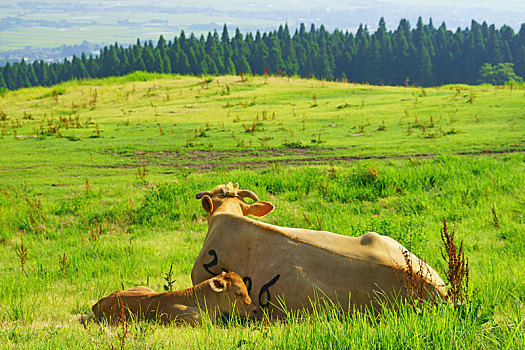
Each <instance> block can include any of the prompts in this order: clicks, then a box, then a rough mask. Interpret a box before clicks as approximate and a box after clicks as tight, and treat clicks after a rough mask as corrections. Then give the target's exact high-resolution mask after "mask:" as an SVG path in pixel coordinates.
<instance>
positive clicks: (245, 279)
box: [242, 276, 252, 294]
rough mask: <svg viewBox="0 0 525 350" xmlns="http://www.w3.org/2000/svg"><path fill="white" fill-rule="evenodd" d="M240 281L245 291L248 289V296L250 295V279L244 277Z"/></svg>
mask: <svg viewBox="0 0 525 350" xmlns="http://www.w3.org/2000/svg"><path fill="white" fill-rule="evenodd" d="M242 281H243V282H244V284H245V285H246V289H248V294H250V292H251V291H252V279H251V278H250V277H248V276H246V277H244V278H243V279H242Z"/></svg>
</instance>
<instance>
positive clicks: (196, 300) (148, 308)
mask: <svg viewBox="0 0 525 350" xmlns="http://www.w3.org/2000/svg"><path fill="white" fill-rule="evenodd" d="M122 308H123V309H124V311H125V314H126V317H128V318H130V317H133V318H135V319H156V320H157V319H158V320H160V321H161V322H164V323H169V322H172V321H176V322H186V323H191V324H200V323H201V322H202V317H201V316H202V312H206V313H207V314H208V315H209V316H210V317H211V318H212V319H216V318H217V317H219V316H220V315H224V314H233V313H237V314H239V315H240V316H242V317H254V316H255V314H256V312H257V307H256V306H255V305H254V304H253V303H252V300H251V299H250V296H249V295H248V290H247V289H246V285H245V284H244V282H243V280H242V278H241V277H240V276H239V275H237V274H236V273H234V272H228V273H226V272H223V273H222V274H220V275H217V276H215V277H213V278H210V279H209V280H206V281H204V282H202V283H199V284H197V285H195V286H193V287H192V288H188V289H184V290H180V291H175V292H167V293H155V292H154V291H153V290H152V289H150V288H147V287H133V288H129V289H126V290H119V291H116V292H113V293H111V294H110V295H108V296H107V297H104V298H102V299H100V300H99V301H98V302H97V303H96V304H95V305H94V306H93V308H92V310H93V313H94V315H95V318H96V319H98V320H101V319H103V318H106V319H107V320H108V321H109V322H110V323H115V322H117V321H118V319H119V316H120V313H121V312H120V310H121V309H122Z"/></svg>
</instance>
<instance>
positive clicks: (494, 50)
mask: <svg viewBox="0 0 525 350" xmlns="http://www.w3.org/2000/svg"><path fill="white" fill-rule="evenodd" d="M503 62H507V63H513V64H514V67H515V71H516V74H517V75H518V76H521V77H525V24H522V26H521V28H520V30H519V32H518V33H517V34H516V33H515V32H514V30H513V29H512V28H511V27H509V26H503V27H501V28H500V29H497V28H495V26H494V25H490V26H489V25H487V23H485V22H483V24H479V23H478V22H476V21H472V24H471V27H470V28H465V29H461V28H458V29H457V30H456V31H455V32H453V31H451V30H448V29H447V28H446V26H445V23H443V24H441V25H440V26H439V28H435V27H434V26H433V24H432V19H430V21H429V23H428V24H423V21H422V19H421V17H420V18H419V20H418V22H417V24H416V27H415V28H411V27H410V24H409V22H408V21H407V20H406V19H402V20H401V21H400V22H399V25H398V27H397V29H396V30H395V31H388V30H387V29H386V26H385V21H384V19H383V18H381V20H380V21H379V26H378V28H377V30H376V31H375V32H374V33H373V34H370V33H369V31H368V29H367V27H366V26H363V25H361V26H359V29H358V30H357V32H356V33H355V34H353V33H349V32H343V31H340V30H335V31H334V32H333V33H329V32H328V31H327V30H326V29H325V27H324V26H321V27H320V28H316V27H315V26H314V25H313V24H312V25H311V28H310V30H309V31H307V30H306V28H305V25H304V24H301V25H300V28H299V29H297V30H296V31H295V33H294V34H293V35H290V32H289V29H288V25H285V26H284V27H283V26H280V27H279V29H278V30H276V31H273V32H270V33H263V34H261V33H260V32H259V31H257V32H256V34H255V36H254V35H253V34H252V33H248V34H246V35H244V36H243V35H242V34H241V32H240V31H239V29H237V30H236V32H235V35H234V36H233V37H232V38H230V36H229V33H228V29H227V27H226V25H224V29H223V31H222V35H221V36H220V37H219V34H218V33H217V31H214V32H213V33H208V35H207V37H204V36H203V35H201V36H200V37H196V36H195V35H193V33H192V34H191V35H190V36H189V37H187V36H186V34H185V33H184V31H182V32H181V33H180V35H179V37H175V38H174V39H173V40H172V41H168V42H166V40H165V39H164V38H163V37H162V36H161V37H160V39H159V40H158V42H157V44H156V45H154V44H153V42H152V41H151V40H150V41H147V42H145V43H144V44H141V42H140V41H139V40H137V43H136V44H135V45H131V46H129V47H126V48H124V47H122V46H120V45H118V44H117V43H116V44H115V45H110V46H107V47H104V49H103V50H102V51H101V52H100V55H98V56H95V57H93V56H92V55H90V56H89V57H87V56H86V55H85V54H82V56H81V57H76V56H73V58H72V59H71V60H67V59H66V60H64V62H63V63H44V62H43V61H35V62H33V63H32V64H28V63H26V62H24V61H23V60H22V61H21V62H20V63H18V62H17V63H14V64H12V65H11V64H9V63H8V64H7V65H5V66H4V67H0V88H2V87H4V88H8V89H10V90H14V89H18V88H22V87H28V86H36V85H44V86H48V85H52V84H56V83H59V82H62V81H66V80H70V79H85V78H99V77H107V76H119V75H125V74H128V73H130V72H134V71H148V72H159V73H180V74H192V75H206V74H210V75H219V74H238V73H239V72H242V73H244V74H259V75H262V74H264V73H269V74H284V75H299V76H301V77H311V76H313V77H316V78H320V79H327V80H334V79H347V80H348V81H353V82H368V83H373V84H380V83H384V84H394V85H401V84H407V83H409V84H417V85H422V86H430V85H438V84H444V83H476V82H477V80H478V77H479V71H480V68H481V67H482V65H483V64H484V63H490V64H493V65H495V64H498V63H503Z"/></svg>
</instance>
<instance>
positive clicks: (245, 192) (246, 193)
mask: <svg viewBox="0 0 525 350" xmlns="http://www.w3.org/2000/svg"><path fill="white" fill-rule="evenodd" d="M237 195H238V196H239V197H248V198H251V199H253V200H254V201H256V202H257V201H258V200H259V198H257V195H256V194H255V193H253V192H252V191H248V190H242V191H239V192H237Z"/></svg>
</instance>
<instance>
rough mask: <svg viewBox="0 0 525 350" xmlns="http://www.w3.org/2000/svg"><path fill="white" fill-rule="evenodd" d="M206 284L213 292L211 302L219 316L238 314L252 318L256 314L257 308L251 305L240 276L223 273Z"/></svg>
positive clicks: (232, 273)
mask: <svg viewBox="0 0 525 350" xmlns="http://www.w3.org/2000/svg"><path fill="white" fill-rule="evenodd" d="M208 284H209V286H210V287H211V290H212V291H213V297H212V300H213V301H214V304H215V305H216V307H217V308H218V311H219V312H220V313H221V314H238V315H240V316H242V317H254V316H255V315H256V314H257V306H256V305H255V304H254V303H252V299H251V298H250V295H249V294H248V289H247V288H246V285H245V284H244V282H243V280H242V278H241V276H239V275H238V274H236V273H235V272H223V273H221V274H220V275H217V276H215V277H213V278H210V279H209V280H208ZM208 302H209V301H208Z"/></svg>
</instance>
